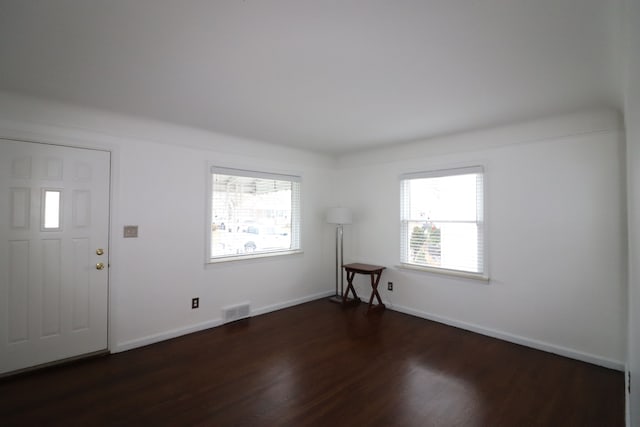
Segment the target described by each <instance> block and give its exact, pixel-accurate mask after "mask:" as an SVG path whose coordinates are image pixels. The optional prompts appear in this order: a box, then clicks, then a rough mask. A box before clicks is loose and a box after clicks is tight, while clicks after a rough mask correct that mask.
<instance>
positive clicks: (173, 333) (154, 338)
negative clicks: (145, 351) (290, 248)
mask: <svg viewBox="0 0 640 427" xmlns="http://www.w3.org/2000/svg"><path fill="white" fill-rule="evenodd" d="M334 292H335V291H325V292H320V293H317V294H313V295H308V296H306V297H302V298H297V299H293V300H289V301H285V302H282V303H278V304H273V305H269V306H266V307H262V308H258V309H256V310H252V311H251V316H259V315H261V314H266V313H270V312H272V311H277V310H282V309H283V308H288V307H293V306H295V305H299V304H304V303H305V302H309V301H313V300H317V299H321V298H325V297H329V296H331V295H333V294H334ZM223 324H224V323H223V321H222V319H212V320H208V321H206V322H202V323H196V324H194V325H189V326H186V327H182V328H176V329H171V330H169V331H164V332H159V333H157V334H153V335H147V336H146V337H142V338H136V339H133V340H129V341H125V342H123V343H121V344H116V346H115V348H112V349H111V352H112V353H120V352H123V351H127V350H133V349H134V348H138V347H144V346H146V345H150V344H155V343H157V342H160V341H165V340H169V339H171V338H177V337H179V336H182V335H186V334H191V333H193V332H198V331H203V330H205V329H209V328H215V327H216V326H221V325H223Z"/></svg>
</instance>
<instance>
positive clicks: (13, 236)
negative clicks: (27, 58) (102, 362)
mask: <svg viewBox="0 0 640 427" xmlns="http://www.w3.org/2000/svg"><path fill="white" fill-rule="evenodd" d="M109 169H110V153H108V152H105V151H98V150H87V149H79V148H70V147H61V146H56V145H46V144H36V143H28V142H18V141H10V140H3V139H0V374H2V373H7V372H11V371H16V370H20V369H23V368H28V367H32V366H37V365H41V364H44V363H49V362H52V361H58V360H62V359H66V358H69V357H74V356H79V355H84V354H88V353H93V352H97V351H101V350H106V349H107V307H108V277H109V276H108V265H109V261H108V259H109V258H108V256H109V253H108V244H109V181H110V179H109Z"/></svg>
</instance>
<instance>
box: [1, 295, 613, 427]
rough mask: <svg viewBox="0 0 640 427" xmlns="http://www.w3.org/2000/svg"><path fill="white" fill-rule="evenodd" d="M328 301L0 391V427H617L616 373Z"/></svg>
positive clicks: (13, 380)
mask: <svg viewBox="0 0 640 427" xmlns="http://www.w3.org/2000/svg"><path fill="white" fill-rule="evenodd" d="M365 308H366V305H365V304H361V305H360V306H359V307H356V308H349V309H342V308H341V307H340V306H338V305H335V304H332V303H329V302H328V301H327V300H319V301H314V302H311V303H308V304H303V305H300V306H297V307H293V308H289V309H286V310H281V311H278V312H274V313H270V314H266V315H263V316H259V317H255V318H253V319H250V320H247V321H241V322H238V323H234V324H229V325H226V326H222V327H219V328H215V329H211V330H208V331H203V332H199V333H195V334H191V335H188V336H184V337H181V338H177V339H173V340H170V341H165V342H162V343H159V344H155V345H151V346H148V347H144V348H140V349H136V350H131V351H128V352H125V353H119V354H115V355H111V356H105V357H101V358H97V359H93V360H86V361H81V362H76V363H74V364H71V365H68V366H59V367H54V368H48V369H45V370H42V371H38V372H34V373H29V374H23V375H19V376H16V377H10V378H7V379H4V380H1V381H0V425H2V426H14V425H28V426H40V425H61V426H71V425H81V426H98V425H108V426H129V425H135V426H143V425H146V426H190V425H201V426H334V427H335V426H421V427H423V426H441V427H446V426H581V427H584V426H598V427H603V426H611V427H613V426H623V425H624V378H623V377H624V376H623V374H622V373H621V372H617V371H612V370H608V369H605V368H600V367H597V366H593V365H589V364H587V363H582V362H578V361H575V360H570V359H566V358H563V357H559V356H555V355H552V354H547V353H544V352H540V351H536V350H532V349H529V348H525V347H521V346H518V345H514V344H509V343H506V342H502V341H500V340H496V339H492V338H488V337H485V336H481V335H477V334H474V333H471V332H466V331H463V330H460V329H456V328H452V327H448V326H444V325H441V324H438V323H434V322H430V321H427V320H423V319H419V318H415V317H411V316H407V315H404V314H401V313H397V312H393V311H390V310H387V311H384V312H381V313H372V314H371V315H369V316H365V314H364V312H365Z"/></svg>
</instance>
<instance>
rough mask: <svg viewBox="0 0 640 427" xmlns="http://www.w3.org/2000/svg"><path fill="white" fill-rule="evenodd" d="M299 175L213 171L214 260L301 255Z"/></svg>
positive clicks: (215, 169)
mask: <svg viewBox="0 0 640 427" xmlns="http://www.w3.org/2000/svg"><path fill="white" fill-rule="evenodd" d="M300 182H301V179H300V177H299V176H291V175H280V174H273V173H265V172H257V171H248V170H238V169H229V168H220V167H212V168H211V200H210V201H211V216H210V218H211V239H210V245H209V255H210V256H209V259H210V260H211V261H221V260H230V259H238V258H251V257H256V256H265V255H278V254H286V253H291V252H296V251H300V249H301V246H300Z"/></svg>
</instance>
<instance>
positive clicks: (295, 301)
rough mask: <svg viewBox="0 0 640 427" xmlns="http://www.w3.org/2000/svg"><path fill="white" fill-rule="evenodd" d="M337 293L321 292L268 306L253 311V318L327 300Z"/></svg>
mask: <svg viewBox="0 0 640 427" xmlns="http://www.w3.org/2000/svg"><path fill="white" fill-rule="evenodd" d="M334 293H335V291H325V292H319V293H317V294H313V295H308V296H306V297H302V298H297V299H292V300H289V301H285V302H280V303H278V304H273V305H268V306H266V307H262V308H258V309H256V310H251V315H252V316H260V315H261V314H265V313H270V312H272V311H277V310H282V309H283V308H288V307H293V306H294V305H300V304H304V303H305V302H309V301H315V300H317V299H321V298H327V297H330V296H331V295H333V294H334Z"/></svg>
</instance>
